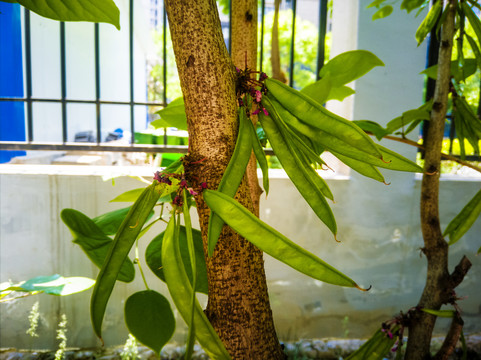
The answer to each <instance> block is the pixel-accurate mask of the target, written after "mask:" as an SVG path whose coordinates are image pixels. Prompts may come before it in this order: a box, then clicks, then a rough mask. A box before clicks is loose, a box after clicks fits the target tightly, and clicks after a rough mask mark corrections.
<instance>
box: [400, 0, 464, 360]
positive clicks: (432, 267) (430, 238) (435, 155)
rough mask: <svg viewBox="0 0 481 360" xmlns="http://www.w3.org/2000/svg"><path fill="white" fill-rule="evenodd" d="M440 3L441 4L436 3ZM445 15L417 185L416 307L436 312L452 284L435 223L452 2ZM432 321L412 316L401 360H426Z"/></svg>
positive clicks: (419, 314)
mask: <svg viewBox="0 0 481 360" xmlns="http://www.w3.org/2000/svg"><path fill="white" fill-rule="evenodd" d="M438 1H441V0H438ZM447 6H448V7H449V9H448V14H447V16H446V19H445V21H444V24H443V26H442V35H441V42H440V48H439V62H438V75H437V80H436V88H435V93H434V104H433V109H432V111H431V119H430V121H429V131H428V133H427V134H425V135H426V140H425V159H424V175H423V180H422V185H421V228H422V233H423V239H424V248H423V249H422V251H423V253H424V254H425V255H426V258H427V262H428V270H427V279H426V285H425V288H424V291H423V294H422V296H421V299H420V301H419V304H418V307H420V308H427V309H433V310H438V309H439V308H440V307H441V305H442V304H446V303H448V302H449V300H450V298H451V296H452V290H453V289H454V288H453V286H452V285H453V284H452V281H451V276H450V274H449V272H448V244H447V242H446V241H445V240H444V238H443V236H442V231H441V226H440V221H439V201H438V200H439V199H438V198H439V177H440V171H441V169H440V164H441V147H442V141H443V134H444V123H445V119H446V108H447V104H448V94H449V86H450V63H451V53H452V47H453V36H454V16H455V5H454V1H451V0H449V1H448V2H447ZM435 322H436V317H435V316H433V315H430V314H427V313H425V312H423V311H415V312H413V318H412V322H411V323H410V324H409V339H408V343H407V348H406V355H405V358H406V359H409V360H417V359H419V360H421V359H429V358H430V351H429V349H430V343H431V336H432V332H433V328H434V324H435Z"/></svg>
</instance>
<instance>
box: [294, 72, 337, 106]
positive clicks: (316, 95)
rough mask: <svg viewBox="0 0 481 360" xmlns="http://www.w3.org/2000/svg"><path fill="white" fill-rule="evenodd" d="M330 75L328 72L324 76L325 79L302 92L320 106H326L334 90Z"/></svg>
mask: <svg viewBox="0 0 481 360" xmlns="http://www.w3.org/2000/svg"><path fill="white" fill-rule="evenodd" d="M330 74H331V73H330V72H327V73H326V74H324V77H323V78H321V79H319V80H317V81H316V82H314V83H312V84H309V85H307V86H306V87H304V88H303V89H302V90H301V92H302V93H303V94H306V95H307V96H309V97H310V98H311V99H313V100H315V101H317V102H318V103H319V104H324V103H325V102H326V101H327V98H328V97H329V93H330V92H331V89H332V81H331V77H330Z"/></svg>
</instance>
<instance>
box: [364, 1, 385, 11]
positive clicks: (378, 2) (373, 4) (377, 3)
mask: <svg viewBox="0 0 481 360" xmlns="http://www.w3.org/2000/svg"><path fill="white" fill-rule="evenodd" d="M385 1H386V0H374V1H373V2H372V3H370V4H369V5H368V6H366V9H369V8H371V7H379V6H381V4H382V3H383V2H385Z"/></svg>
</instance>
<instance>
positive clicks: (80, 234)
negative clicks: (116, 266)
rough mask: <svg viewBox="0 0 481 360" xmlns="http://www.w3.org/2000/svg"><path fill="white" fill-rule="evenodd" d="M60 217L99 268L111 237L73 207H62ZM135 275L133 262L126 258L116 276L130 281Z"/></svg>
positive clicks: (76, 242) (75, 241)
mask: <svg viewBox="0 0 481 360" xmlns="http://www.w3.org/2000/svg"><path fill="white" fill-rule="evenodd" d="M60 218H61V219H62V221H63V222H64V223H65V225H67V227H68V228H69V230H70V232H71V233H72V236H73V240H72V241H73V242H74V243H75V244H77V245H79V246H80V248H81V249H82V250H83V251H84V252H85V254H86V255H87V256H88V258H89V259H90V260H91V261H92V262H93V263H94V264H95V265H96V266H97V267H98V268H99V269H100V268H101V267H102V265H103V263H104V261H105V258H106V257H107V254H108V253H109V251H110V248H111V246H112V239H111V238H110V237H108V236H107V235H105V234H104V232H103V231H102V230H101V229H100V227H99V226H98V225H97V224H95V222H94V221H93V220H92V219H90V218H89V217H88V216H86V215H84V214H82V213H81V212H80V211H77V210H74V209H63V210H62V212H61V213H60ZM134 277H135V269H134V264H133V263H132V261H130V259H128V258H126V259H125V261H124V263H123V264H122V267H121V268H120V273H119V276H118V280H119V281H123V282H131V281H132V280H133V279H134Z"/></svg>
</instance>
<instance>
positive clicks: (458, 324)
mask: <svg viewBox="0 0 481 360" xmlns="http://www.w3.org/2000/svg"><path fill="white" fill-rule="evenodd" d="M463 325H464V321H463V319H461V316H459V314H457V313H456V314H455V315H454V317H453V321H452V322H451V326H450V328H449V331H448V333H447V335H446V337H445V338H444V342H443V345H442V346H441V349H439V351H438V352H437V354H436V355H435V356H434V358H433V360H448V359H449V356H450V355H451V354H452V353H453V351H454V349H455V348H456V344H457V343H458V340H459V337H460V336H461V331H462V330H463Z"/></svg>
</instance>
